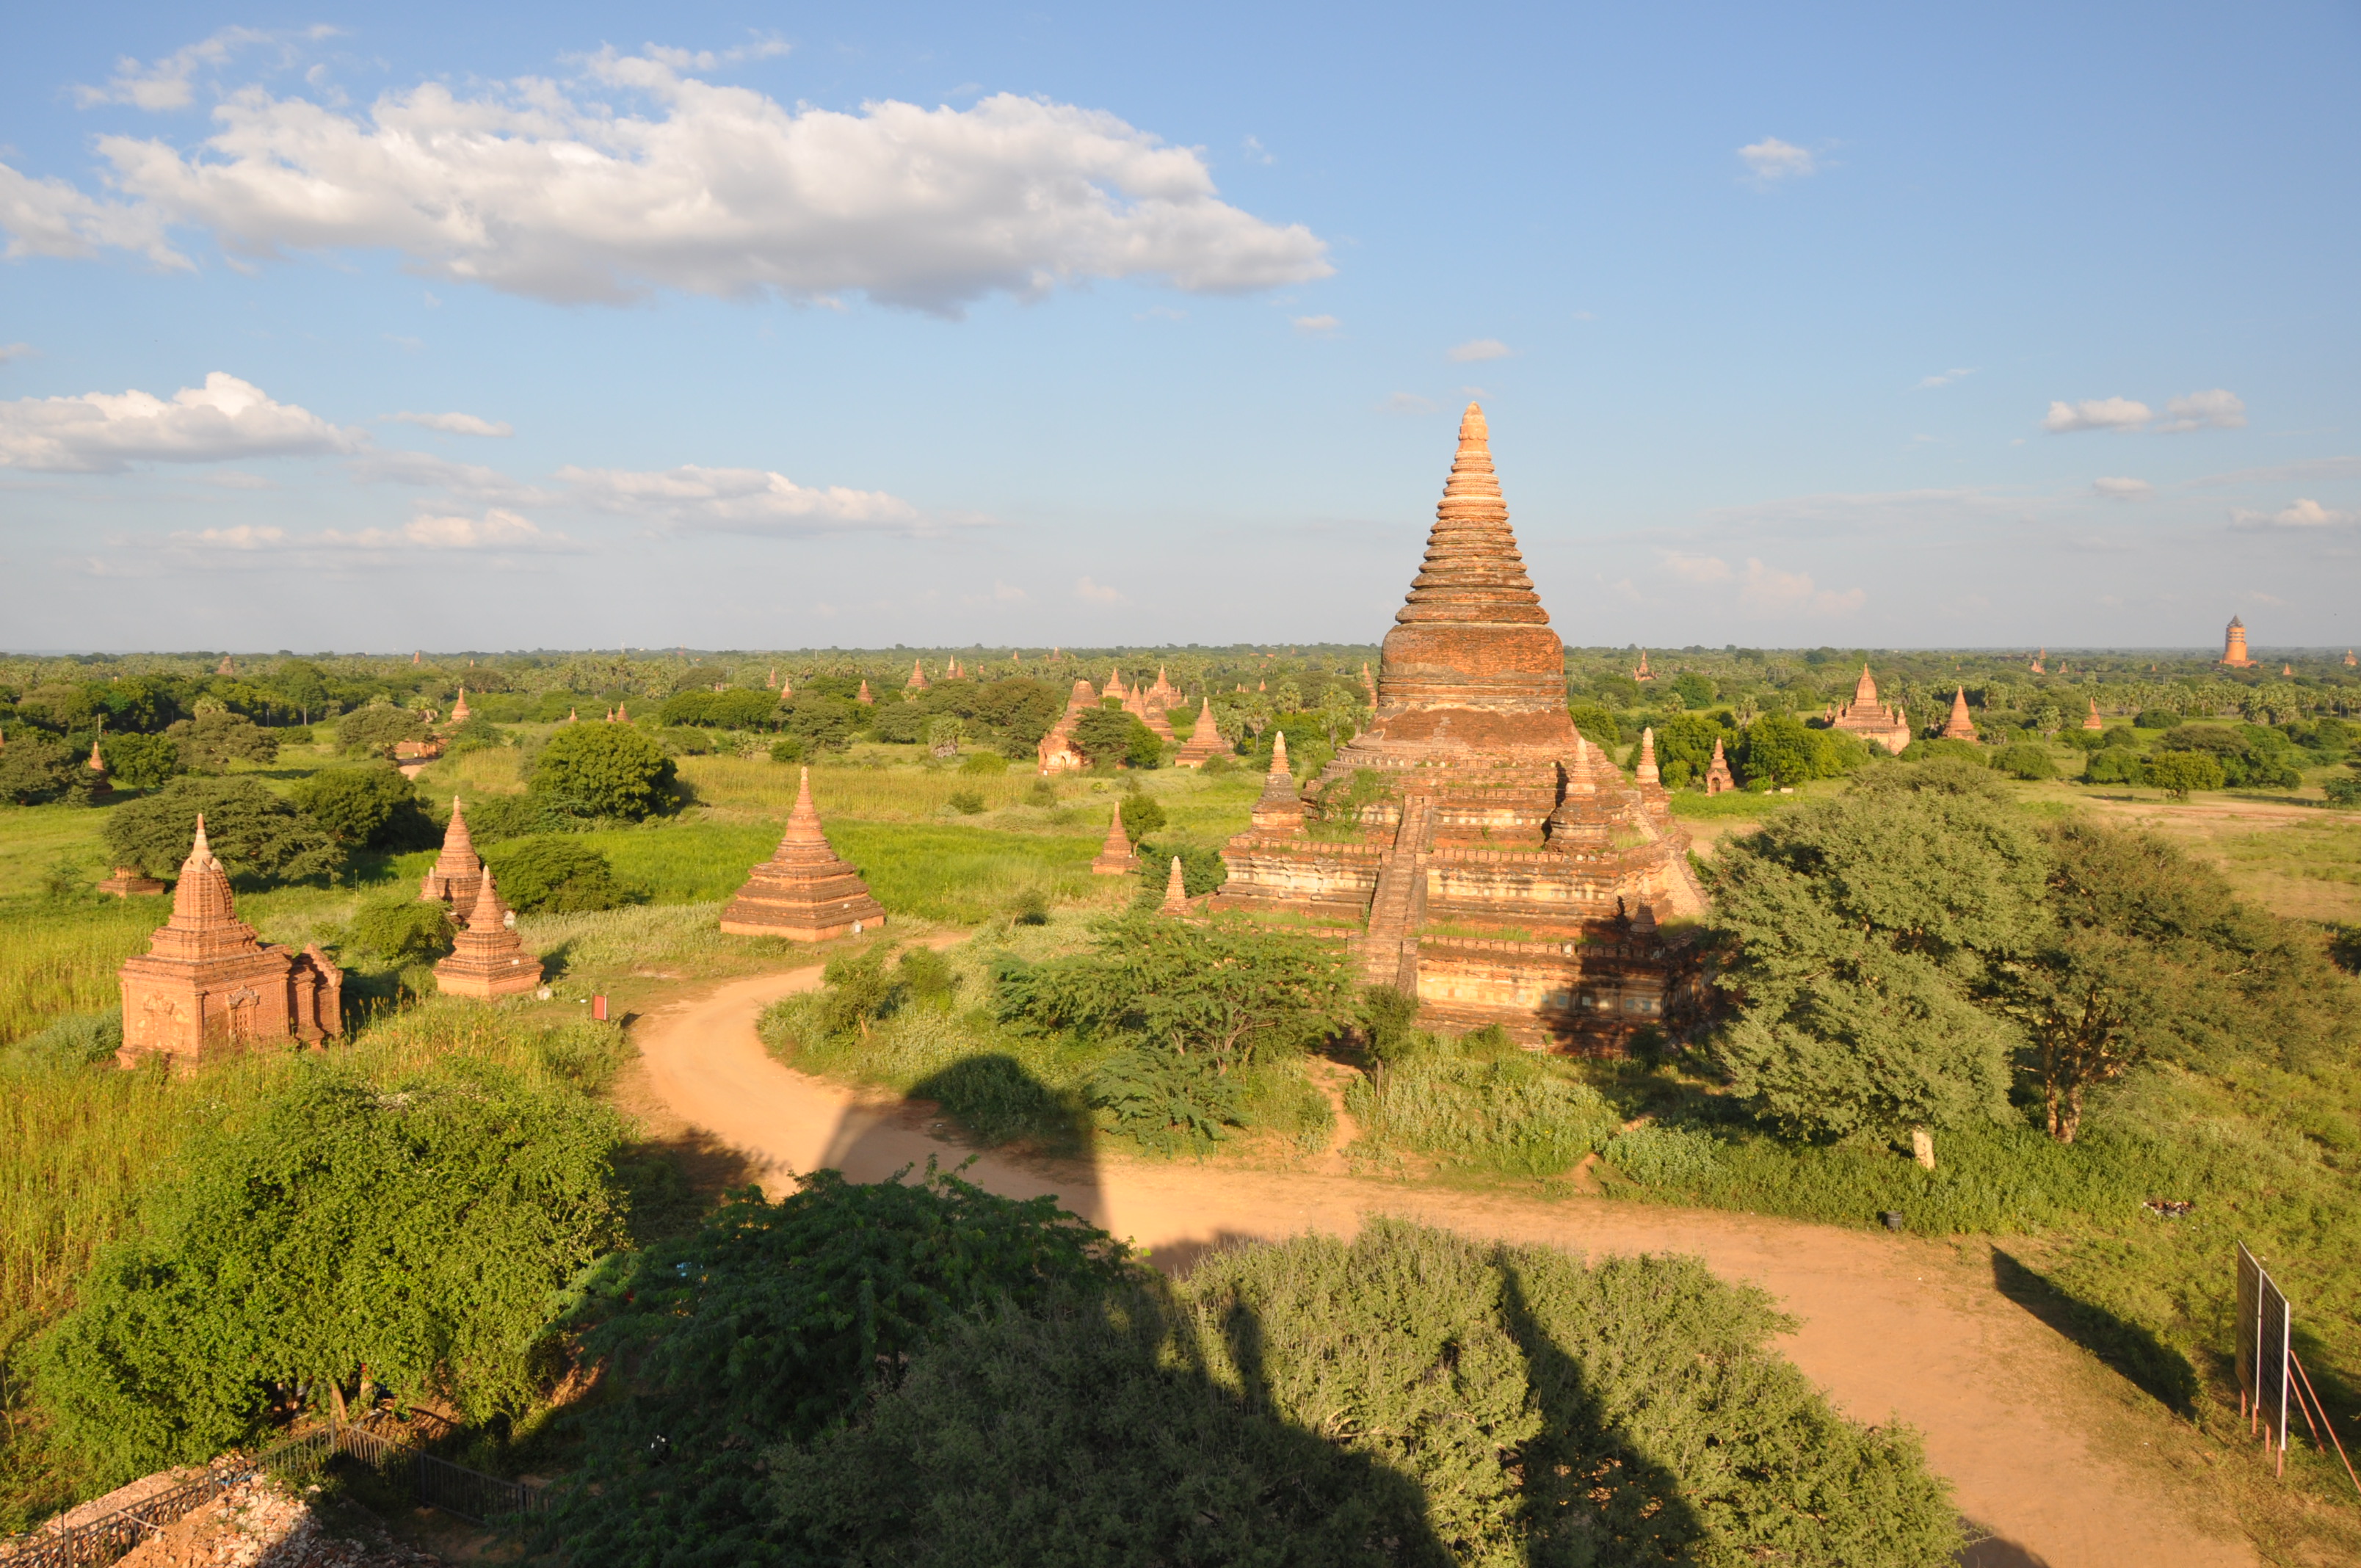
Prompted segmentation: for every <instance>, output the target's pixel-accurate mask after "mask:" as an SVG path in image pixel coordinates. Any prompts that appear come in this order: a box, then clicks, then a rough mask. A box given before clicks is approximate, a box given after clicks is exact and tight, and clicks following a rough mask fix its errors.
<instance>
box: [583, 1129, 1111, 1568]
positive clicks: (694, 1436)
mask: <svg viewBox="0 0 2361 1568" xmlns="http://www.w3.org/2000/svg"><path fill="white" fill-rule="evenodd" d="M1129 1272H1130V1270H1129V1266H1128V1265H1127V1264H1126V1261H1125V1254H1124V1249H1123V1247H1122V1246H1121V1245H1119V1244H1117V1243H1115V1242H1114V1241H1112V1240H1111V1239H1109V1238H1108V1237H1107V1236H1105V1235H1104V1234H1102V1233H1100V1232H1098V1231H1095V1230H1093V1229H1092V1228H1091V1227H1089V1226H1087V1225H1084V1224H1082V1223H1081V1222H1079V1221H1077V1220H1075V1219H1074V1218H1073V1217H1072V1216H1071V1215H1069V1214H1063V1213H1060V1212H1059V1211H1058V1208H1057V1205H1056V1202H1055V1201H1054V1200H1052V1199H1049V1198H1036V1199H1031V1200H1028V1201H1021V1202H1020V1201H1012V1200H1009V1199H1005V1198H996V1197H994V1196H993V1195H992V1194H990V1193H988V1192H985V1191H983V1190H982V1189H981V1188H977V1187H973V1186H971V1185H969V1184H968V1183H967V1182H965V1181H962V1180H961V1179H958V1178H957V1177H956V1176H944V1175H938V1174H936V1173H935V1172H934V1171H933V1170H932V1169H931V1168H930V1169H929V1170H928V1173H927V1175H926V1177H925V1179H923V1180H921V1181H917V1182H901V1181H884V1182H879V1183H876V1184H874V1185H869V1186H855V1185H852V1184H851V1183H848V1182H847V1181H846V1180H845V1179H843V1178H842V1177H841V1176H840V1175H839V1174H838V1173H837V1172H835V1171H832V1170H821V1171H817V1172H815V1173H813V1174H812V1175H811V1176H809V1177H807V1178H806V1179H805V1180H804V1182H803V1185H802V1190H800V1191H797V1192H796V1193H794V1194H793V1195H791V1196H789V1197H788V1198H786V1199H785V1200H784V1201H780V1202H776V1203H771V1202H765V1201H763V1199H762V1196H761V1194H760V1193H759V1192H758V1191H748V1192H742V1193H738V1194H735V1195H733V1196H732V1198H731V1199H730V1201H726V1202H725V1203H723V1204H722V1206H721V1207H720V1208H719V1210H718V1211H716V1212H714V1213H713V1214H712V1215H711V1216H710V1217H708V1219H707V1221H706V1222H705V1223H704V1225H703V1226H702V1227H701V1228H700V1229H699V1230H698V1231H697V1234H695V1235H693V1236H689V1237H686V1238H683V1239H681V1240H678V1241H675V1242H671V1243H667V1244H664V1245H658V1246H655V1247H652V1248H649V1249H647V1250H646V1251H643V1252H636V1253H626V1254H622V1255H618V1256H615V1257H611V1258H609V1259H608V1260H607V1262H606V1263H605V1264H603V1265H602V1266H601V1267H600V1269H599V1270H598V1272H597V1273H596V1274H595V1275H593V1277H592V1278H591V1280H590V1282H589V1285H588V1290H587V1293H586V1299H585V1305H584V1308H583V1317H584V1318H585V1319H586V1320H587V1321H588V1323H589V1324H590V1328H589V1332H588V1337H587V1341H586V1348H587V1349H588V1352H589V1354H593V1355H597V1356H600V1357H603V1358H605V1359H607V1360H608V1362H609V1365H613V1366H614V1367H615V1368H616V1369H617V1372H616V1376H618V1377H619V1379H620V1387H619V1388H618V1394H617V1397H616V1398H613V1399H612V1400H610V1401H609V1402H608V1403H605V1404H603V1405H601V1406H599V1407H598V1408H597V1409H593V1410H591V1411H589V1412H588V1413H587V1414H586V1416H585V1418H584V1420H585V1426H586V1438H587V1443H586V1453H585V1463H584V1464H583V1466H582V1468H581V1470H580V1471H579V1472H578V1473H577V1475H575V1476H574V1477H573V1478H572V1479H571V1482H570V1484H568V1485H566V1486H565V1487H564V1488H563V1489H562V1490H561V1491H560V1492H559V1494H558V1503H557V1508H556V1510H555V1513H554V1514H553V1515H552V1516H551V1517H550V1519H549V1520H548V1523H547V1526H546V1528H545V1530H544V1532H543V1537H542V1540H541V1541H539V1542H538V1543H537V1544H540V1545H544V1546H550V1545H556V1544H558V1543H561V1542H562V1543H563V1545H564V1548H565V1552H566V1557H567V1559H568V1561H570V1562H571V1563H575V1564H577V1568H642V1565H644V1568H654V1565H656V1564H663V1565H664V1568H735V1565H737V1564H740V1563H752V1562H780V1561H785V1560H788V1555H789V1553H790V1552H793V1551H794V1550H795V1543H796V1538H797V1536H798V1534H799V1531H797V1530H793V1529H790V1528H783V1527H782V1526H781V1525H780V1524H779V1523H778V1522H776V1521H775V1520H774V1518H773V1516H772V1510H771V1509H770V1508H769V1507H767V1506H766V1503H765V1499H764V1492H765V1487H766V1486H767V1475H766V1472H767V1468H768V1466H767V1464H766V1462H765V1454H764V1450H765V1449H766V1448H768V1447H769V1446H770V1445H771V1444H774V1443H776V1442H782V1441H808V1440H810V1439H812V1438H815V1437H817V1436H818V1435H819V1434H821V1433H822V1432H823V1431H828V1430H829V1429H830V1428H832V1427H834V1426H837V1425H838V1424H840V1423H841V1422H843V1421H845V1420H849V1419H851V1417H853V1416H854V1415H856V1414H857V1413H858V1412H859V1411H861V1410H862V1409H864V1408H866V1407H867V1406H868V1405H869V1404H870V1403H871V1402H872V1401H873V1399H874V1398H876V1397H877V1396H878V1395H879V1394H880V1393H881V1392H882V1391H883V1390H886V1389H890V1388H891V1387H893V1386H894V1385H895V1384H896V1383H898V1382H899V1381H900V1380H901V1377H902V1375H903V1369H904V1367H905V1365H906V1362H907V1360H908V1358H910V1357H911V1356H913V1355H915V1354H917V1353H919V1352H920V1351H921V1350H922V1349H923V1347H924V1346H925V1345H926V1344H927V1343H928V1341H929V1340H931V1339H932V1338H934V1337H935V1336H937V1335H939V1334H940V1333H942V1332H944V1331H946V1330H947V1329H950V1328H951V1327H952V1326H953V1325H955V1324H958V1323H961V1322H964V1321H972V1319H973V1318H974V1317H976V1316H977V1315H980V1314H982V1313H984V1312H986V1311H989V1310H994V1309H995V1308H1002V1307H1011V1308H1024V1307H1027V1306H1031V1305H1033V1304H1035V1303H1037V1302H1038V1301H1040V1300H1042V1299H1044V1298H1046V1297H1048V1296H1050V1295H1052V1294H1057V1293H1062V1292H1071V1291H1075V1290H1093V1289H1098V1288H1104V1287H1106V1286H1107V1285H1110V1284H1112V1283H1114V1282H1115V1281H1116V1280H1118V1279H1121V1278H1123V1277H1126V1276H1127V1275H1128V1274H1129Z"/></svg>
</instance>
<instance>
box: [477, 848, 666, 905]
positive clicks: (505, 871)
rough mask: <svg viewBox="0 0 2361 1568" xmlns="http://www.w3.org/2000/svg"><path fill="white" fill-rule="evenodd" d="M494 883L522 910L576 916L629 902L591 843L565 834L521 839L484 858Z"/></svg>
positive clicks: (623, 889) (629, 895) (603, 857)
mask: <svg viewBox="0 0 2361 1568" xmlns="http://www.w3.org/2000/svg"><path fill="white" fill-rule="evenodd" d="M484 860H485V863H486V864H487V865H489V866H490V867H491V868H492V879H493V883H494V885H495V886H497V887H498V888H499V889H500V896H501V897H502V898H504V899H506V900H507V901H508V903H509V906H510V907H511V908H512V909H515V910H517V911H518V912H519V913H522V914H534V913H542V914H550V915H578V914H582V913H585V912H587V911H590V910H595V909H620V908H621V907H622V906H623V905H626V904H629V903H631V892H630V890H629V889H627V888H625V887H624V886H623V884H622V883H620V882H617V881H616V880H615V868H614V867H613V866H611V865H609V864H608V862H607V857H606V856H604V855H602V854H600V853H599V852H598V850H594V849H592V848H591V847H590V846H589V845H588V844H584V843H578V842H574V841H570V840H568V839H519V840H516V841H515V842H513V843H509V844H504V845H502V846H500V848H499V850H496V851H495V852H492V853H489V854H487V855H486V856H485V857H484Z"/></svg>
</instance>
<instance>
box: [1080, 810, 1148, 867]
mask: <svg viewBox="0 0 2361 1568" xmlns="http://www.w3.org/2000/svg"><path fill="white" fill-rule="evenodd" d="M1138 869H1139V856H1138V855H1137V853H1135V852H1134V851H1133V850H1132V847H1131V838H1130V836H1129V835H1128V834H1126V833H1125V832H1124V830H1123V802H1122V801H1120V800H1118V801H1116V802H1115V819H1114V820H1113V821H1111V822H1109V823H1108V824H1107V835H1106V842H1105V843H1104V844H1101V845H1100V846H1099V852H1098V856H1097V858H1096V859H1094V860H1093V861H1091V874H1092V875H1093V876H1129V875H1130V874H1131V873H1132V872H1136V871H1137V870H1138Z"/></svg>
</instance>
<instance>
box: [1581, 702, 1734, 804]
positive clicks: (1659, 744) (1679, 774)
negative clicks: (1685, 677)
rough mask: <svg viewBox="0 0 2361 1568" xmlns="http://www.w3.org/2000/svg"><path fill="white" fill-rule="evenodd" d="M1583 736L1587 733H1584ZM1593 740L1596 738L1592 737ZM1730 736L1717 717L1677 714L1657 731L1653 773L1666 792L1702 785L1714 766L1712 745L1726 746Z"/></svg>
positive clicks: (1702, 714)
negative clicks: (1685, 786) (1657, 776)
mask: <svg viewBox="0 0 2361 1568" xmlns="http://www.w3.org/2000/svg"><path fill="white" fill-rule="evenodd" d="M1583 733H1584V734H1586V735H1587V734H1589V733H1590V732H1589V731H1588V730H1587V729H1586V730H1584V731H1583ZM1592 738H1593V739H1594V740H1595V739H1597V737H1595V736H1594V737H1592ZM1732 738H1733V737H1732V735H1731V732H1730V729H1728V728H1726V727H1725V726H1724V725H1723V724H1722V723H1721V720H1720V718H1719V716H1717V715H1714V714H1708V713H1676V714H1674V715H1673V716H1672V717H1671V718H1667V719H1666V720H1664V727H1663V728H1662V729H1658V730H1657V731H1656V771H1657V773H1658V775H1659V776H1660V777H1661V778H1662V779H1663V780H1664V785H1665V787H1666V788H1668V789H1672V788H1678V787H1679V786H1680V785H1682V784H1687V783H1689V782H1690V781H1692V780H1695V781H1697V783H1698V784H1700V785H1701V784H1703V783H1704V780H1705V775H1706V770H1708V768H1710V767H1711V766H1712V765H1713V743H1714V742H1715V741H1716V740H1720V741H1722V742H1724V743H1725V745H1726V744H1727V743H1728V742H1729V741H1730V740H1731V739H1732Z"/></svg>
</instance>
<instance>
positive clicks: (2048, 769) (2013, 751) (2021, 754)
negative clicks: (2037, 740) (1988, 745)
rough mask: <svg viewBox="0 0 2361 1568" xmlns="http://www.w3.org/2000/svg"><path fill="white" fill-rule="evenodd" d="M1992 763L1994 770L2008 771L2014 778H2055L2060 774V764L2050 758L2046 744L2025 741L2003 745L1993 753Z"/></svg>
mask: <svg viewBox="0 0 2361 1568" xmlns="http://www.w3.org/2000/svg"><path fill="white" fill-rule="evenodd" d="M1992 765H1993V769H1994V771H1996V772H1999V773H2006V774H2007V775H2008V776H2009V777H2011V778H2013V779H2054V778H2056V777H2057V776H2058V764H2057V763H2056V762H2051V761H2050V760H2049V751H2048V748H2047V747H2045V746H2035V745H2027V744H2025V743H2023V742H2019V743H2018V744H2016V745H2014V746H2003V747H2002V748H2001V749H2000V750H1999V751H1995V752H1993V760H1992Z"/></svg>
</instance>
